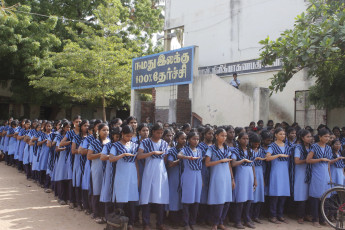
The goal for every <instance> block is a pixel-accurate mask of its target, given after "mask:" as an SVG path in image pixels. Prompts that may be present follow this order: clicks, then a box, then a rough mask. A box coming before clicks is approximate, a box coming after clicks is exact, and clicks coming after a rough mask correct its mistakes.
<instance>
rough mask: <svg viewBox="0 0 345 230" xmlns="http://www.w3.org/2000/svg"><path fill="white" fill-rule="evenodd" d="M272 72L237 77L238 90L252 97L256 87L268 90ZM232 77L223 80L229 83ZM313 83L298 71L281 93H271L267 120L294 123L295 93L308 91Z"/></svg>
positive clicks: (302, 72) (312, 80) (303, 73)
mask: <svg viewBox="0 0 345 230" xmlns="http://www.w3.org/2000/svg"><path fill="white" fill-rule="evenodd" d="M275 73H277V72H276V71H274V72H265V73H256V74H248V75H239V76H238V79H239V80H240V82H241V85H240V90H241V91H242V92H244V93H245V94H247V95H249V96H252V95H253V90H254V88H256V87H264V88H268V87H269V86H270V84H271V79H270V78H272V76H273V74H275ZM231 79H232V77H224V78H223V80H225V81H227V82H230V80H231ZM313 83H314V79H307V78H306V73H305V72H304V71H300V72H298V73H297V74H295V76H293V78H292V79H291V80H290V81H289V82H288V83H287V85H286V87H285V88H284V90H283V92H277V93H273V94H272V96H271V97H270V100H269V108H270V113H269V119H272V120H273V121H276V122H281V121H286V122H288V123H292V122H294V114H295V91H298V90H308V88H309V87H310V86H311V85H312V84H313Z"/></svg>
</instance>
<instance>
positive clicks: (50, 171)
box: [46, 132, 58, 179]
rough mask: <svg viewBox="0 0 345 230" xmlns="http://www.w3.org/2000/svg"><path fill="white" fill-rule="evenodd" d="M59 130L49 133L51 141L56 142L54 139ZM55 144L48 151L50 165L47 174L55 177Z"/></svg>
mask: <svg viewBox="0 0 345 230" xmlns="http://www.w3.org/2000/svg"><path fill="white" fill-rule="evenodd" d="M57 134H58V132H52V133H51V134H49V135H48V137H47V140H48V141H50V142H51V143H52V144H53V142H54V139H55V137H56V135H57ZM55 155H56V153H55V145H54V146H53V145H52V147H51V148H50V149H49V152H48V166H47V171H46V174H47V175H50V178H51V179H53V171H54V166H55Z"/></svg>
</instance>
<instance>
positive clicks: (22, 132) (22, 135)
mask: <svg viewBox="0 0 345 230" xmlns="http://www.w3.org/2000/svg"><path fill="white" fill-rule="evenodd" d="M30 125H31V121H30V120H27V119H25V121H24V126H23V128H22V129H21V130H20V132H19V134H18V137H17V140H18V142H19V148H18V161H19V165H18V169H19V171H23V170H24V164H23V159H24V148H25V145H26V142H25V140H24V138H25V136H26V135H27V134H28V132H29V129H30Z"/></svg>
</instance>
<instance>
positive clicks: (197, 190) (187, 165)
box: [181, 147, 202, 204]
mask: <svg viewBox="0 0 345 230" xmlns="http://www.w3.org/2000/svg"><path fill="white" fill-rule="evenodd" d="M187 148H188V149H187ZM181 152H182V153H183V155H185V156H193V157H200V159H198V160H187V159H183V161H182V162H183V166H184V167H183V173H182V175H181V187H182V199H181V202H182V203H183V204H194V203H200V199H201V189H202V177H201V169H202V151H201V150H200V149H198V148H196V150H195V151H192V149H190V148H189V147H185V148H184V149H182V150H181Z"/></svg>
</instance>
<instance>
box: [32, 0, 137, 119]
mask: <svg viewBox="0 0 345 230" xmlns="http://www.w3.org/2000/svg"><path fill="white" fill-rule="evenodd" d="M124 10H125V9H124V7H123V6H122V4H121V2H120V1H118V0H107V1H106V3H105V4H101V5H99V6H98V8H97V9H96V10H95V11H94V12H93V13H94V15H95V19H96V21H97V24H96V25H93V24H91V25H89V24H85V23H78V24H77V27H78V28H80V29H81V31H83V33H82V34H78V33H76V32H75V31H73V30H72V29H71V28H70V29H69V32H70V33H71V37H72V38H73V40H69V41H67V43H66V45H65V47H64V49H63V51H62V52H55V53H52V54H51V55H52V56H51V60H52V62H53V63H54V64H55V68H53V69H51V72H50V75H46V76H37V75H32V76H30V80H31V81H30V84H31V85H32V86H34V87H35V88H41V89H43V90H44V91H48V92H49V91H52V92H56V93H59V94H66V95H68V96H70V97H72V98H73V99H75V100H78V101H84V102H85V101H95V100H96V101H97V100H99V101H101V103H102V107H103V119H104V120H106V113H105V107H106V105H107V102H109V101H111V100H115V101H117V103H120V104H121V105H124V104H128V103H129V95H130V79H131V59H132V58H133V57H134V55H135V53H134V52H133V51H132V49H130V48H127V47H126V44H124V43H123V42H122V39H121V38H120V37H119V36H118V34H119V32H121V31H122V30H125V29H126V27H127V25H126V24H124V23H120V14H121V13H122V12H123V11H124Z"/></svg>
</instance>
